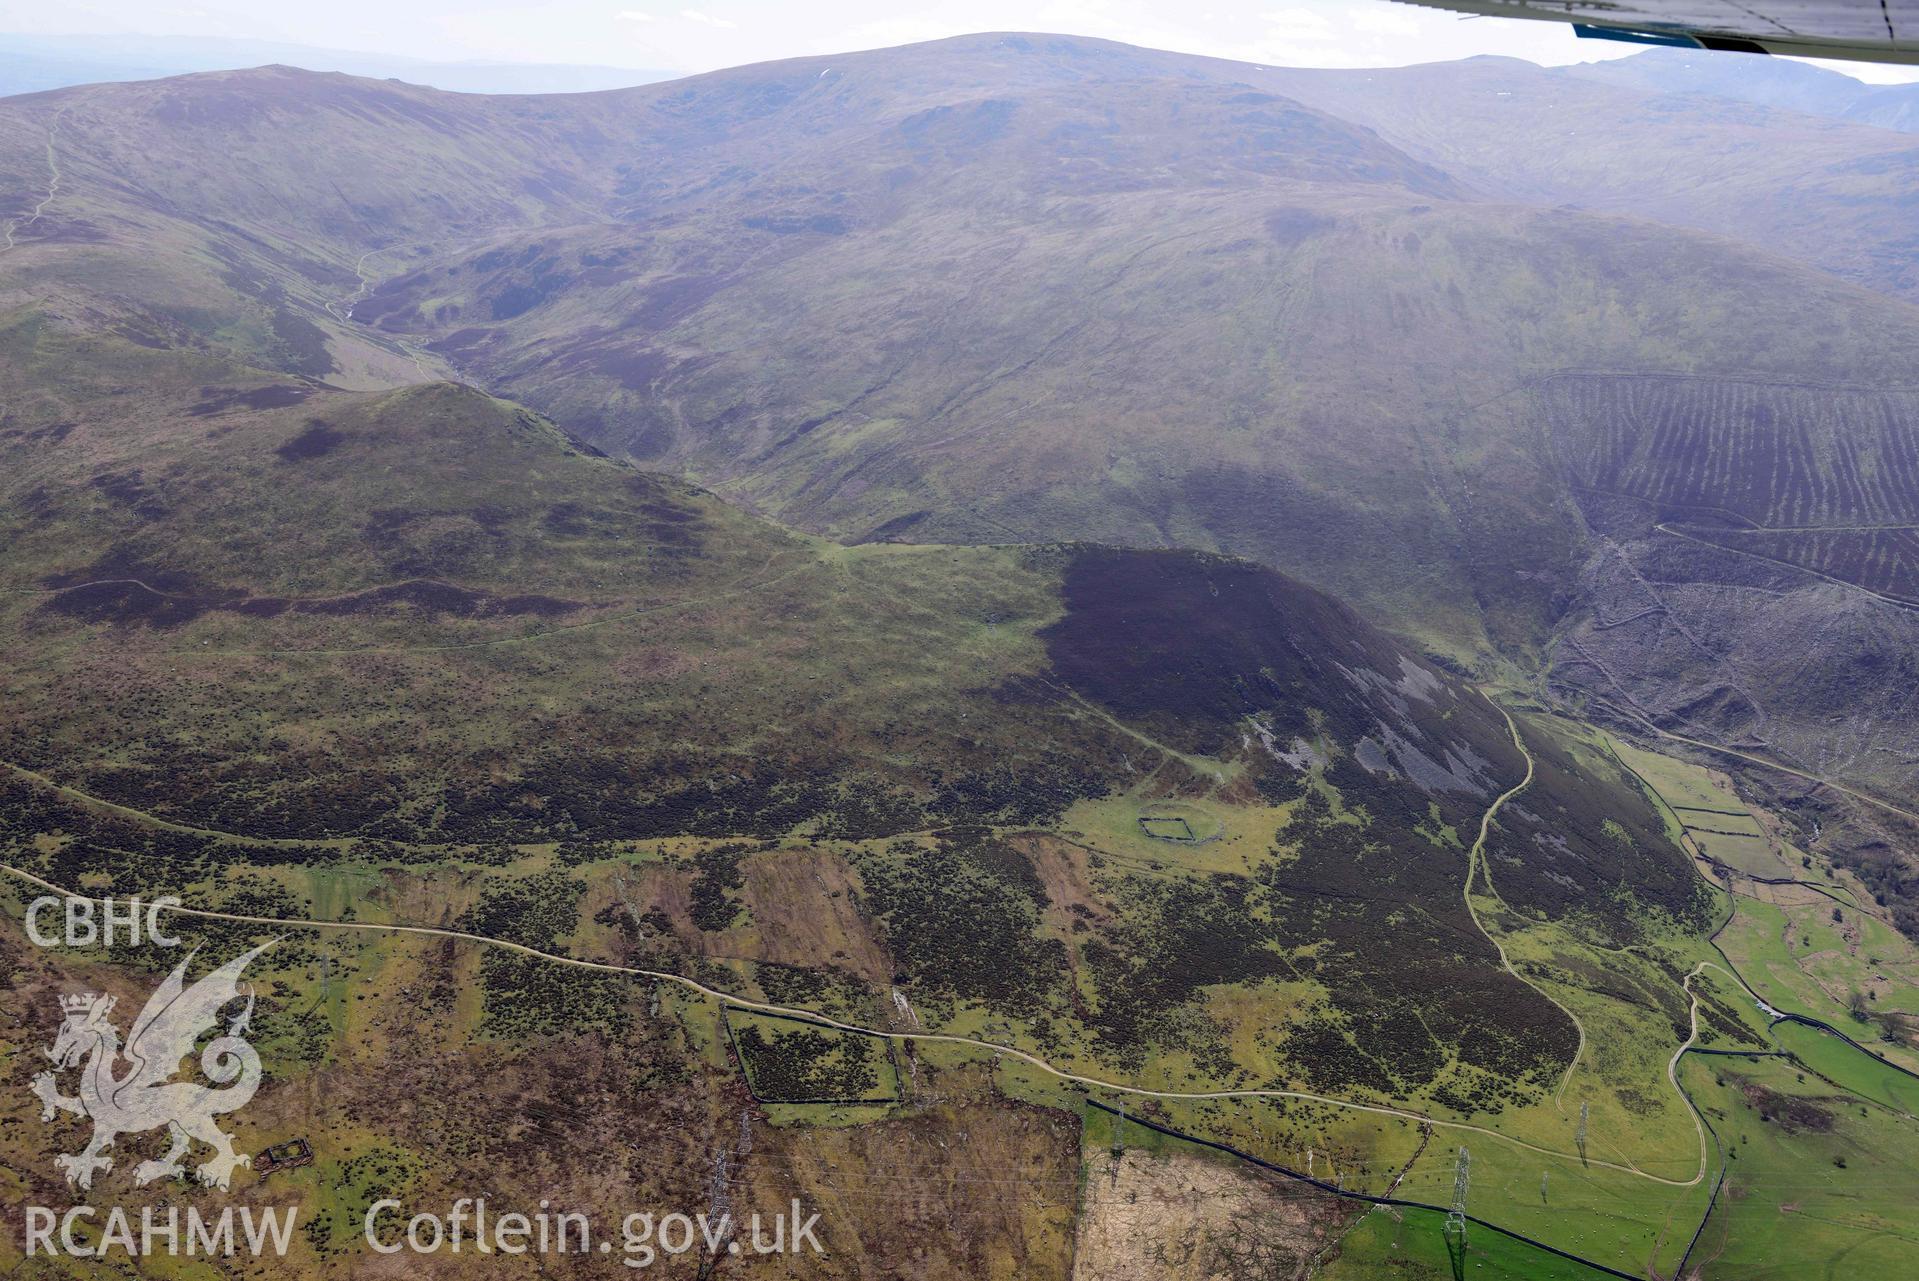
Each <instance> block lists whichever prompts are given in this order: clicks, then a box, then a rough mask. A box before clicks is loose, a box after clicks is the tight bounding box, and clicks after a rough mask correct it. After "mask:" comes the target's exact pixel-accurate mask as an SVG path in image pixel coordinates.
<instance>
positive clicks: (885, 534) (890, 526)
mask: <svg viewBox="0 0 1919 1281" xmlns="http://www.w3.org/2000/svg"><path fill="white" fill-rule="evenodd" d="M932 514H933V513H932V512H930V511H916V512H907V513H906V514H905V515H904V516H895V517H893V519H891V520H889V521H886V522H885V523H884V524H880V525H875V526H874V527H873V528H872V529H871V530H869V531H868V532H867V535H866V537H865V538H864V539H862V540H861V541H862V542H868V543H886V542H894V541H903V540H904V537H905V535H906V534H907V533H908V532H909V531H911V530H913V529H915V528H917V527H918V526H920V525H923V524H925V523H926V520H927V518H928V517H930V516H931V515H932Z"/></svg>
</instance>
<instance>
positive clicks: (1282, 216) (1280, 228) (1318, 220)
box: [1266, 209, 1337, 247]
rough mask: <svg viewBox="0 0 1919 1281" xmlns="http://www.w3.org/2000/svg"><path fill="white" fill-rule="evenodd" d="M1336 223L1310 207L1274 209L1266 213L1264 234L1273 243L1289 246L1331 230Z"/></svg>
mask: <svg viewBox="0 0 1919 1281" xmlns="http://www.w3.org/2000/svg"><path fill="white" fill-rule="evenodd" d="M1336 225H1337V224H1336V223H1335V222H1334V221H1333V219H1331V218H1328V217H1327V216H1326V215H1325V214H1322V213H1315V212H1314V211H1312V210H1311V209H1275V210H1273V211H1272V212H1271V213H1269V214H1267V215H1266V234H1267V235H1268V236H1271V237H1272V238H1273V241H1274V243H1275V244H1280V245H1285V246H1288V247H1291V246H1293V245H1297V244H1300V243H1302V242H1303V241H1307V240H1310V239H1312V238H1313V237H1314V236H1317V235H1320V234H1321V233H1323V232H1328V231H1331V230H1332V229H1333V228H1334V227H1335V226H1336Z"/></svg>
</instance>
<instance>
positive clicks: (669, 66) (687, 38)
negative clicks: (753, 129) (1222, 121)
mask: <svg viewBox="0 0 1919 1281" xmlns="http://www.w3.org/2000/svg"><path fill="white" fill-rule="evenodd" d="M0 31H9V32H16V33H32V34H38V35H73V34H114V35H125V34H134V33H140V34H163V35H183V36H235V37H247V38H252V39H261V40H285V41H292V42H295V43H299V44H309V45H320V46H325V47H329V48H334V49H354V50H361V51H366V52H373V53H388V54H400V55H404V56H408V57H414V58H428V59H434V60H441V61H464V60H470V59H492V60H500V61H509V62H573V63H599V64H609V65H613V66H624V67H645V68H661V69H666V70H673V71H708V70H712V69H714V68H716V67H726V66H736V65H739V64H741V63H746V62H760V61H764V60H766V59H770V58H786V57H795V56H800V55H805V54H817V53H840V52H845V51H849V50H854V49H870V48H877V47H881V46H885V45H896V44H905V43H908V42H910V41H915V40H931V39H936V38H938V37H941V36H950V35H959V34H962V33H965V32H971V31H1058V32H1068V33H1071V34H1074V35H1088V36H1105V37H1107V38H1109V39H1114V40H1124V41H1126V42H1128V43H1131V44H1139V45H1147V46H1151V47H1154V48H1160V49H1177V50H1182V51H1186V52H1192V53H1207V54H1215V55H1218V56H1220V57H1226V58H1238V59H1243V60H1245V61H1249V62H1263V63H1278V64H1285V65H1290V66H1324V67H1340V66H1344V67H1352V66H1392V65H1401V64H1405V63H1410V62H1433V61H1439V60H1442V59H1447V58H1463V57H1467V56H1470V55H1472V54H1477V53H1501V54H1510V55H1512V56H1514V57H1520V58H1526V59H1529V60H1531V61H1533V62H1540V63H1565V62H1585V61H1590V60H1593V59H1596V58H1602V57H1611V56H1617V55H1619V54H1623V53H1630V52H1632V51H1633V50H1632V47H1631V46H1627V45H1618V44H1614V43H1612V42H1607V41H1594V40H1579V39H1576V38H1575V37H1574V36H1573V34H1572V31H1571V29H1570V28H1568V27H1564V26H1561V25H1559V24H1556V23H1539V22H1518V21H1508V20H1501V19H1493V18H1462V17H1455V16H1452V15H1450V14H1442V13H1437V12H1433V11H1431V10H1424V9H1416V8H1412V7H1410V6H1407V5H1401V4H1395V3H1392V2H1391V0H967V2H966V3H951V2H949V3H930V2H928V0H807V2H806V3H798V2H796V0H550V2H548V3H529V2H528V0H519V2H518V3H509V2H507V0H324V3H322V2H319V0H299V2H298V3H292V2H287V0H185V2H184V3H173V2H171V0H67V2H66V3H63V4H60V5H50V4H42V3H27V2H25V0H0ZM1728 56H1730V55H1728ZM1842 69H1844V70H1846V71H1848V73H1849V74H1852V75H1856V76H1858V77H1860V78H1861V79H1874V80H1895V79H1896V80H1910V79H1914V78H1919V73H1915V72H1913V71H1912V70H1910V69H1906V68H1890V69H1888V68H1873V67H1861V66H1853V65H1851V64H1847V65H1846V66H1845V67H1843V68H1842Z"/></svg>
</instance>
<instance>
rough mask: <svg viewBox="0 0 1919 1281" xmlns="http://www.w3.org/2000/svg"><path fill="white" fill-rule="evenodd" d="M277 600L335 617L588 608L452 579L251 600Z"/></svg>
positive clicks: (545, 614) (544, 613) (550, 612)
mask: <svg viewBox="0 0 1919 1281" xmlns="http://www.w3.org/2000/svg"><path fill="white" fill-rule="evenodd" d="M274 603H277V604H279V605H280V606H281V607H282V608H284V609H291V610H292V611H293V612H295V613H299V614H318V615H325V616H333V617H339V616H344V615H356V614H378V613H384V612H388V611H390V610H392V609H394V608H396V607H399V606H405V607H409V608H412V609H415V610H419V611H421V612H422V613H428V614H446V615H452V616H453V617H455V618H504V617H517V616H520V615H525V614H533V615H537V616H539V617H542V618H550V617H553V616H555V615H558V614H568V613H572V612H573V611H574V610H577V609H581V608H584V606H583V605H582V604H581V603H580V602H578V601H568V600H561V599H559V598H558V597H554V596H538V595H521V596H493V595H489V594H488V593H486V592H476V591H473V590H471V589H470V588H465V587H456V586H454V585H453V584H452V583H438V582H431V581H427V580H418V581H415V582H410V583H396V584H394V585H393V586H391V587H375V588H373V589H371V590H369V591H364V592H355V593H354V594H353V595H351V596H339V597H334V598H331V599H328V600H308V601H300V600H287V601H274V600H272V598H255V600H254V601H251V602H249V604H251V605H255V606H258V607H261V608H265V607H266V606H267V605H269V604H274Z"/></svg>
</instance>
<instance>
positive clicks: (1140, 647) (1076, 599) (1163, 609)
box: [1040, 548, 1398, 754]
mask: <svg viewBox="0 0 1919 1281" xmlns="http://www.w3.org/2000/svg"><path fill="white" fill-rule="evenodd" d="M1062 595H1063V596H1064V598H1065V603H1066V616H1065V617H1064V618H1062V619H1060V621H1059V622H1057V623H1054V624H1053V625H1051V626H1050V627H1047V628H1046V629H1044V630H1043V631H1042V632H1041V633H1040V635H1041V637H1042V638H1043V639H1044V640H1045V642H1046V649H1047V654H1048V656H1049V657H1050V658H1051V660H1052V665H1053V669H1054V671H1055V673H1057V675H1058V676H1059V678H1060V679H1061V680H1062V681H1063V682H1064V683H1065V684H1067V685H1068V686H1070V687H1071V688H1072V689H1074V690H1075V691H1077V692H1078V693H1080V694H1081V695H1083V696H1085V697H1086V698H1088V699H1091V700H1092V701H1093V702H1095V703H1098V704H1099V705H1100V706H1102V707H1104V708H1106V709H1107V710H1109V711H1111V712H1112V713H1113V714H1114V715H1116V716H1118V717H1120V718H1121V719H1122V720H1128V721H1133V722H1137V723H1143V724H1146V725H1149V726H1152V727H1153V729H1154V733H1155V734H1156V736H1158V737H1162V738H1164V739H1165V740H1166V741H1168V742H1169V743H1171V744H1173V745H1174V746H1176V747H1179V748H1180V749H1182V750H1185V751H1194V752H1201V753H1206V754H1211V753H1212V752H1214V751H1216V750H1218V749H1220V748H1222V747H1225V746H1226V745H1227V744H1229V743H1236V742H1237V741H1238V739H1239V736H1240V734H1241V733H1242V725H1243V721H1244V718H1245V717H1247V716H1249V715H1251V714H1253V713H1256V712H1257V713H1264V714H1266V715H1267V716H1268V718H1269V719H1268V724H1269V725H1270V726H1271V727H1272V730H1273V732H1274V733H1275V734H1277V735H1278V736H1279V737H1280V739H1281V740H1282V741H1284V740H1286V739H1288V738H1290V737H1292V736H1293V735H1296V734H1303V735H1306V736H1308V737H1311V736H1312V734H1313V732H1314V731H1313V729H1312V726H1311V724H1310V721H1309V718H1308V715H1307V712H1308V709H1314V708H1316V709H1318V710H1319V711H1321V712H1322V713H1324V714H1325V715H1326V716H1327V717H1328V726H1327V727H1328V728H1329V729H1331V730H1333V732H1334V733H1335V735H1336V737H1337V738H1338V739H1339V740H1340V741H1342V742H1347V743H1350V742H1353V741H1356V740H1357V739H1359V738H1360V737H1361V736H1362V735H1364V734H1365V733H1367V732H1368V731H1369V730H1370V729H1371V728H1372V725H1371V721H1372V719H1373V718H1372V716H1371V715H1370V712H1369V709H1368V708H1367V707H1366V706H1365V704H1364V701H1363V700H1362V699H1360V698H1358V697H1356V696H1355V695H1356V694H1357V690H1356V689H1355V688H1354V687H1353V686H1352V685H1351V683H1350V682H1348V681H1347V680H1346V678H1345V676H1344V675H1343V674H1342V673H1341V672H1340V671H1339V669H1338V667H1336V666H1335V665H1334V663H1335V661H1337V662H1338V663H1342V664H1344V665H1346V666H1348V667H1360V666H1372V667H1374V668H1376V669H1378V670H1382V671H1391V672H1396V671H1397V670H1398V656H1397V654H1396V653H1394V652H1392V647H1391V646H1390V644H1389V643H1387V642H1385V641H1384V640H1383V638H1380V637H1378V635H1377V634H1376V633H1374V632H1373V630H1372V629H1371V628H1370V627H1368V626H1367V625H1366V624H1364V623H1362V622H1361V621H1360V620H1359V619H1358V617H1357V616H1355V615H1354V614H1352V613H1351V612H1350V611H1349V610H1347V609H1345V608H1344V607H1343V606H1341V605H1339V604H1337V603H1336V602H1334V601H1333V600H1332V599H1331V598H1330V597H1327V596H1324V595H1321V594H1320V593H1319V592H1316V591H1313V590H1312V589H1311V588H1308V587H1305V586H1303V585H1301V584H1299V583H1295V582H1293V581H1291V580H1290V579H1287V578H1285V577H1283V576H1281V575H1279V574H1277V573H1274V572H1273V571H1271V570H1268V569H1264V568H1261V567H1259V566H1257V565H1253V564H1251V563H1249V562H1245V561H1238V560H1231V559H1227V558H1225V557H1214V556H1202V555H1196V554H1193V553H1187V552H1159V551H1124V550H1118V549H1109V548H1086V549H1079V550H1076V551H1075V552H1074V554H1073V558H1072V561H1071V563H1070V564H1069V566H1068V567H1067V571H1066V575H1065V580H1064V583H1063V584H1062Z"/></svg>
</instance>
